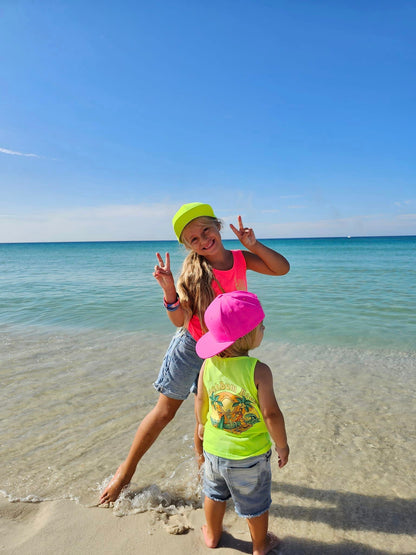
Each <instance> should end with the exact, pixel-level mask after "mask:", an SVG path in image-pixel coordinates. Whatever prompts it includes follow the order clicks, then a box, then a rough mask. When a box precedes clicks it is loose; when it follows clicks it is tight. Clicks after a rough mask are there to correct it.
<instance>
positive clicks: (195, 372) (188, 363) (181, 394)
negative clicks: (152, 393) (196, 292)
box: [153, 328, 204, 400]
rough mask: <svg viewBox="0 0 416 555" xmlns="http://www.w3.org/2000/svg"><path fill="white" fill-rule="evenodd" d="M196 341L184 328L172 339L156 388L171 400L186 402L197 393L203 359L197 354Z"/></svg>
mask: <svg viewBox="0 0 416 555" xmlns="http://www.w3.org/2000/svg"><path fill="white" fill-rule="evenodd" d="M195 345H196V341H195V339H194V338H193V337H192V335H191V334H190V333H189V331H188V330H183V329H182V328H181V329H180V330H178V331H177V332H176V333H175V335H174V336H173V337H172V341H171V342H170V345H169V347H168V350H167V351H166V354H165V358H164V359H163V362H162V366H161V368H160V371H159V375H158V377H157V380H156V381H155V382H154V384H153V385H154V387H155V389H157V391H159V392H160V393H163V395H166V397H169V398H170V399H179V400H185V399H186V398H187V397H188V395H189V393H196V391H197V387H198V376H199V371H200V370H201V366H202V363H203V362H204V361H203V359H202V358H199V356H198V355H197V354H196V351H195Z"/></svg>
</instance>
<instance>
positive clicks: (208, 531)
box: [195, 291, 289, 555]
mask: <svg viewBox="0 0 416 555" xmlns="http://www.w3.org/2000/svg"><path fill="white" fill-rule="evenodd" d="M263 319H264V312H263V309H262V307H261V304H260V302H259V300H258V298H257V297H256V295H254V293H249V292H247V291H234V292H232V293H224V294H223V295H219V296H218V297H217V298H216V299H215V300H214V301H213V302H212V303H211V304H210V306H209V307H208V308H207V311H206V312H205V323H206V325H207V327H208V330H209V331H208V332H207V333H206V334H205V335H204V336H203V337H201V339H199V341H198V342H197V345H196V351H197V353H198V355H199V356H200V357H202V358H205V359H207V360H205V362H204V364H203V366H202V369H201V372H200V374H199V381H198V393H197V396H196V400H195V413H196V417H197V421H198V433H199V437H200V438H201V439H203V447H204V455H205V465H204V481H203V490H204V494H205V501H204V510H205V518H206V521H207V523H206V524H205V525H204V526H203V527H202V532H203V535H204V540H205V543H206V545H207V546H208V547H211V548H214V547H217V545H218V542H219V541H220V538H221V534H222V522H223V518H224V513H225V508H226V500H227V499H229V498H230V497H232V499H233V501H234V505H235V510H236V512H237V514H238V515H239V516H241V517H243V518H246V519H247V522H248V527H249V530H250V534H251V539H252V541H253V554H254V555H264V554H265V553H268V552H269V551H271V550H272V549H274V548H275V547H276V546H277V545H278V543H279V539H278V538H277V537H276V536H275V535H274V534H272V533H270V532H268V531H267V529H268V520H269V507H270V504H271V470H270V456H271V450H270V447H271V441H270V436H271V437H272V439H273V441H274V443H275V448H276V451H277V454H278V457H279V467H280V468H282V467H283V466H285V464H286V463H287V461H288V457H289V446H288V444H287V438H286V429H285V423H284V418H283V414H282V413H281V411H280V409H279V406H278V404H277V401H276V397H275V394H274V391H273V377H272V373H271V371H270V368H269V367H268V366H266V364H263V363H262V362H260V361H258V360H257V359H256V358H252V357H250V356H249V355H248V351H249V350H251V349H254V348H255V347H258V346H259V345H260V343H261V341H262V339H263V334H264V325H263ZM215 355H218V356H215ZM209 357H212V358H209Z"/></svg>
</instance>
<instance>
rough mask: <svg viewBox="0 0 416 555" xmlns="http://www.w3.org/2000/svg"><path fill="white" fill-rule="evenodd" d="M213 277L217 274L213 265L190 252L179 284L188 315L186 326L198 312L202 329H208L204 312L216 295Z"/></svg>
mask: <svg viewBox="0 0 416 555" xmlns="http://www.w3.org/2000/svg"><path fill="white" fill-rule="evenodd" d="M213 279H215V276H214V273H213V271H212V266H211V264H210V263H209V262H208V261H207V260H206V258H204V257H203V256H201V255H199V254H197V253H196V252H193V251H192V252H190V253H189V254H188V256H187V257H186V258H185V260H184V262H183V265H182V271H181V275H180V276H179V279H178V284H177V285H178V293H179V298H180V301H181V306H182V308H183V310H184V311H185V315H186V321H185V326H186V325H187V323H188V322H189V320H190V319H191V318H192V316H193V315H194V314H196V315H197V316H198V318H199V321H200V322H201V327H202V330H203V331H204V332H206V331H207V328H206V326H205V322H204V314H205V310H206V309H207V307H208V305H209V304H210V303H211V301H213V300H214V297H215V293H214V290H213V289H212V287H211V283H212V280H213Z"/></svg>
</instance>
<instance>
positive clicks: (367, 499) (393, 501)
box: [270, 483, 416, 555]
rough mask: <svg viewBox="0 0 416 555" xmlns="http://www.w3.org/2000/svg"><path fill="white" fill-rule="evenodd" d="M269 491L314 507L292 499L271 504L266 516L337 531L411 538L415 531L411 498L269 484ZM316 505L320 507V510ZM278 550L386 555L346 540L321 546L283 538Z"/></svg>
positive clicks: (415, 506) (415, 511) (415, 509)
mask: <svg viewBox="0 0 416 555" xmlns="http://www.w3.org/2000/svg"><path fill="white" fill-rule="evenodd" d="M272 490H273V491H279V492H280V493H283V494H286V495H290V496H291V497H298V498H300V499H302V500H305V499H309V500H311V501H312V502H315V503H316V506H310V507H305V506H303V505H302V506H301V505H296V504H295V503H296V500H293V502H292V504H291V505H286V504H285V505H278V504H276V503H275V504H273V505H272V506H271V508H270V514H271V515H272V516H275V517H283V518H288V519H291V520H294V521H296V520H302V521H306V522H322V523H324V524H327V525H328V526H331V527H332V528H337V529H340V530H357V531H372V532H382V533H386V534H408V535H414V534H415V532H416V500H414V499H412V500H409V499H400V498H393V497H382V496H374V497H371V496H367V495H361V494H357V493H348V492H342V491H333V490H323V489H313V488H308V487H303V486H296V485H292V484H282V483H273V484H272ZM319 504H322V506H321V507H320V506H319ZM279 549H280V550H278V551H277V552H278V553H282V554H284V553H285V554H296V555H303V554H305V555H306V554H308V555H318V554H328V555H358V554H359V555H370V554H371V555H387V554H388V553H390V552H388V551H380V550H377V549H374V548H371V547H369V546H366V545H364V544H359V543H355V542H350V541H345V542H342V543H338V544H323V543H320V542H314V541H309V540H303V539H298V538H292V537H285V538H284V539H283V542H282V544H281V546H280V548H279ZM409 555H410V553H409Z"/></svg>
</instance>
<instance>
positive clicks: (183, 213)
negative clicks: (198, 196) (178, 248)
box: [172, 202, 216, 243]
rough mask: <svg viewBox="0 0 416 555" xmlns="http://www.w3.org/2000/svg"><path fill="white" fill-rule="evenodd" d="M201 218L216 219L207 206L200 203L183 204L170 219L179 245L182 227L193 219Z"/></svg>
mask: <svg viewBox="0 0 416 555" xmlns="http://www.w3.org/2000/svg"><path fill="white" fill-rule="evenodd" d="M201 216H209V217H210V218H216V216H215V214H214V211H213V209H212V208H211V206H210V205H209V204H203V203H202V202H190V203H189V204H183V205H182V206H181V207H180V208H179V210H178V211H177V212H176V214H175V215H174V216H173V218H172V224H173V230H174V231H175V235H176V237H177V238H178V241H179V243H182V241H181V234H182V231H183V230H184V227H185V226H187V225H188V224H189V222H192V220H195V218H200V217H201Z"/></svg>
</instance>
